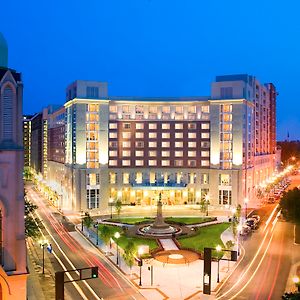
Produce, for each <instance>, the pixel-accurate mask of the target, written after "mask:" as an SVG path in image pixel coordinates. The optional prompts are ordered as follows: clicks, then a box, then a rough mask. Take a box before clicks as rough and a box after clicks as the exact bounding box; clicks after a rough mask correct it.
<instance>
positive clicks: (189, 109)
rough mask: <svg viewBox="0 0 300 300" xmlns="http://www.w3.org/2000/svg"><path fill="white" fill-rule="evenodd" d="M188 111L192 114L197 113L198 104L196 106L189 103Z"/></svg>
mask: <svg viewBox="0 0 300 300" xmlns="http://www.w3.org/2000/svg"><path fill="white" fill-rule="evenodd" d="M188 112H189V113H190V114H195V113H196V106H194V105H189V106H188Z"/></svg>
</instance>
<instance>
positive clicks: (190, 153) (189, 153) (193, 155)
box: [188, 151, 196, 157]
mask: <svg viewBox="0 0 300 300" xmlns="http://www.w3.org/2000/svg"><path fill="white" fill-rule="evenodd" d="M195 156H196V151H188V157H195Z"/></svg>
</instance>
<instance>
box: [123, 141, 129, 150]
mask: <svg viewBox="0 0 300 300" xmlns="http://www.w3.org/2000/svg"><path fill="white" fill-rule="evenodd" d="M122 146H123V148H130V146H131V143H130V141H125V142H122Z"/></svg>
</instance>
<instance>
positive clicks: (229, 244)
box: [225, 240, 234, 250]
mask: <svg viewBox="0 0 300 300" xmlns="http://www.w3.org/2000/svg"><path fill="white" fill-rule="evenodd" d="M233 246H234V242H233V241H231V240H230V241H227V242H226V245H225V247H226V249H227V250H231V249H232V248H233Z"/></svg>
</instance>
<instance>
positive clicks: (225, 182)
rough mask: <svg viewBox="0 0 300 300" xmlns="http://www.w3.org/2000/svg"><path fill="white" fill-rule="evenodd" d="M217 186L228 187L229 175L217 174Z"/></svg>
mask: <svg viewBox="0 0 300 300" xmlns="http://www.w3.org/2000/svg"><path fill="white" fill-rule="evenodd" d="M219 185H223V186H230V185H231V175H230V174H219Z"/></svg>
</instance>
